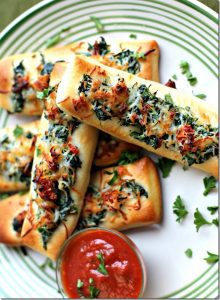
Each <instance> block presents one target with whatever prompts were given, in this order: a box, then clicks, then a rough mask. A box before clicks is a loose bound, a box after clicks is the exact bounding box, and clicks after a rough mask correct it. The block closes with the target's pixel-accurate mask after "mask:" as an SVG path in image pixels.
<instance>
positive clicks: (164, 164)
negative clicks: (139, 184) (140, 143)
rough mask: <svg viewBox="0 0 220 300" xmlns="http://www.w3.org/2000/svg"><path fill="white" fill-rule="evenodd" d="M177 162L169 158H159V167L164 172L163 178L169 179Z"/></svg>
mask: <svg viewBox="0 0 220 300" xmlns="http://www.w3.org/2000/svg"><path fill="white" fill-rule="evenodd" d="M174 164H175V161H174V160H171V159H169V158H165V157H162V158H159V159H158V162H157V165H158V167H159V169H160V170H161V172H162V176H163V178H167V177H168V176H169V174H170V172H171V169H172V167H173V166H174Z"/></svg>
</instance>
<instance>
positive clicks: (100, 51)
mask: <svg viewBox="0 0 220 300" xmlns="http://www.w3.org/2000/svg"><path fill="white" fill-rule="evenodd" d="M109 48H110V46H109V45H108V44H107V43H106V40H105V39H104V38H103V37H102V36H101V37H100V41H95V43H94V44H93V45H91V44H89V46H88V51H90V52H92V54H94V55H101V56H104V55H106V54H108V53H109V52H110V50H109Z"/></svg>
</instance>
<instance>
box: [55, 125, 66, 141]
mask: <svg viewBox="0 0 220 300" xmlns="http://www.w3.org/2000/svg"><path fill="white" fill-rule="evenodd" d="M53 132H54V135H55V137H56V138H57V139H59V140H60V141H61V142H63V143H65V142H66V141H67V138H68V135H69V130H68V128H67V127H66V126H64V125H57V124H54V125H53Z"/></svg>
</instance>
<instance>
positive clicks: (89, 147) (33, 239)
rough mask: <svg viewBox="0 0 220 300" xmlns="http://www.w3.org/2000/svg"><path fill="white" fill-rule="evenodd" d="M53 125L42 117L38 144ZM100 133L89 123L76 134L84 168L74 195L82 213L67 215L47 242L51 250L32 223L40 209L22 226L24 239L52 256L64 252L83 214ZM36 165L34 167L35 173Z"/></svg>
mask: <svg viewBox="0 0 220 300" xmlns="http://www.w3.org/2000/svg"><path fill="white" fill-rule="evenodd" d="M48 126H49V123H48V120H47V119H46V118H45V117H44V114H43V116H42V119H41V129H40V134H39V138H38V142H37V147H39V146H40V144H41V141H40V138H41V137H42V136H43V135H44V132H45V130H47V128H48ZM97 136H98V132H97V130H96V129H95V128H94V127H90V126H88V125H86V124H80V125H79V127H78V128H77V129H76V130H75V131H74V133H73V136H72V138H73V141H74V146H77V147H78V149H79V151H80V152H79V153H80V160H81V161H82V166H81V168H78V169H77V179H76V183H75V184H74V187H72V192H71V193H72V194H73V195H74V203H75V204H76V206H77V207H78V213H77V214H72V215H69V216H67V218H66V221H65V222H63V223H62V224H61V225H59V226H58V228H57V229H55V231H54V233H53V235H52V237H51V239H50V240H49V241H48V243H47V250H45V249H44V248H43V243H42V237H41V234H40V233H39V231H38V230H37V228H36V229H34V228H33V227H32V225H31V223H30V218H31V217H32V216H33V217H34V218H35V216H36V210H35V209H34V204H33V210H30V209H29V211H28V214H27V217H26V218H25V221H24V225H23V228H22V242H23V244H24V245H26V246H28V247H30V248H32V249H34V250H36V251H38V252H40V253H42V254H44V255H46V256H48V257H50V258H51V259H53V260H55V259H56V258H57V255H58V253H59V251H60V247H61V245H62V244H63V243H64V241H65V240H66V239H67V238H68V236H69V235H70V234H71V232H72V231H73V230H74V229H75V227H76V224H77V221H78V217H79V213H80V211H81V208H82V205H83V199H84V194H85V192H86V189H87V186H88V183H89V178H90V168H91V165H92V160H93V156H94V152H95V148H96V143H97ZM39 160H40V158H39V157H37V154H35V158H34V163H33V166H35V165H36V164H37V163H38V161H39ZM34 170H35V167H33V176H34ZM34 194H35V192H34V188H33V185H32V187H31V195H34Z"/></svg>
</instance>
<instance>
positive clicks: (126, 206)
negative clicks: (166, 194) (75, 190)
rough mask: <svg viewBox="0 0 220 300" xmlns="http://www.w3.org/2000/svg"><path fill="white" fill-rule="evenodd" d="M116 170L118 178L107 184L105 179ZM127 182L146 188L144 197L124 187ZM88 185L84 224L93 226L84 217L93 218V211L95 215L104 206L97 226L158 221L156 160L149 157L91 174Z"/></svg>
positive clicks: (123, 226) (121, 226)
mask: <svg viewBox="0 0 220 300" xmlns="http://www.w3.org/2000/svg"><path fill="white" fill-rule="evenodd" d="M115 172H117V175H118V178H116V182H115V183H113V184H112V185H111V186H110V185H109V184H108V183H109V182H111V179H112V178H113V176H114V174H115ZM129 182H132V185H138V186H139V187H142V188H143V189H144V190H145V191H146V192H147V194H148V195H147V197H146V196H145V195H142V196H140V192H137V195H135V196H134V197H133V192H132V189H129V188H126V184H128V183H129ZM89 187H90V188H89V189H88V192H87V194H86V197H85V204H84V207H83V212H82V217H81V224H82V225H83V224H84V227H90V225H92V226H94V224H92V223H90V221H88V222H87V220H89V219H90V220H92V215H93V216H94V215H97V214H99V213H101V212H102V211H103V210H105V211H106V212H105V214H104V217H103V218H101V220H100V222H99V224H98V226H101V227H106V228H112V229H119V230H123V229H127V228H134V227H140V226H146V225H150V224H154V223H159V222H160V221H161V217H162V196H161V187H160V181H159V176H158V172H157V169H156V167H155V164H154V163H153V161H152V160H151V159H150V158H148V157H144V158H141V159H140V160H138V161H136V162H134V163H132V164H128V165H123V166H116V167H111V168H106V169H102V170H100V171H98V172H96V173H94V174H92V175H91V180H90V185H89ZM136 187H137V186H136ZM118 190H120V191H121V194H120V193H119V192H118ZM97 193H99V194H98V196H97ZM115 194H116V195H115ZM117 197H118V198H117ZM125 198H126V199H125ZM95 225H96V224H95Z"/></svg>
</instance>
